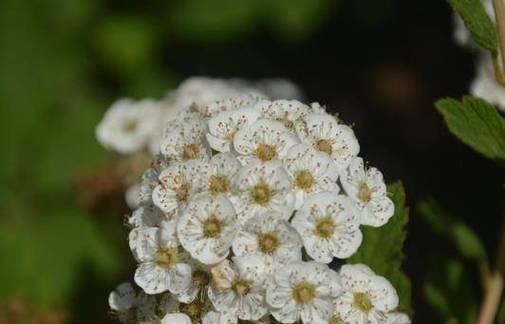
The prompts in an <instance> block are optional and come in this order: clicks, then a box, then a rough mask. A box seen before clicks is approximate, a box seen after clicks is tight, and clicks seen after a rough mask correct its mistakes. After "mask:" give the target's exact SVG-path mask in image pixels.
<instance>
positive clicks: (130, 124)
mask: <svg viewBox="0 0 505 324" xmlns="http://www.w3.org/2000/svg"><path fill="white" fill-rule="evenodd" d="M137 127H138V122H137V120H136V119H130V120H128V121H127V122H126V123H125V124H124V126H123V129H124V131H125V132H126V133H133V132H134V131H136V130H137Z"/></svg>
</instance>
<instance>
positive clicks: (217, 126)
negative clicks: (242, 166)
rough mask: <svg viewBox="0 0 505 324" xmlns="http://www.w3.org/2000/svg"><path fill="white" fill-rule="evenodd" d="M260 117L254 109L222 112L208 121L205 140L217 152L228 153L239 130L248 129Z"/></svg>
mask: <svg viewBox="0 0 505 324" xmlns="http://www.w3.org/2000/svg"><path fill="white" fill-rule="evenodd" d="M260 116H261V114H260V112H259V111H258V110H256V109H254V108H250V107H249V108H241V109H237V110H231V111H224V112H221V113H219V114H217V115H216V116H214V117H212V118H211V119H209V133H208V134H207V140H208V142H209V145H210V147H212V148H213V149H214V150H216V151H218V152H229V151H230V149H231V148H233V137H234V136H235V133H237V132H238V130H239V129H242V128H246V127H250V125H251V124H252V123H254V122H255V121H256V120H257V119H258V118H259V117H260Z"/></svg>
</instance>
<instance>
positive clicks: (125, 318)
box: [109, 282, 137, 323]
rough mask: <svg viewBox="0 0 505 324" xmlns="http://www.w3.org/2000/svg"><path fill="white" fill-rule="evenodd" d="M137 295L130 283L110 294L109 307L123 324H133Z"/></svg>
mask: <svg viewBox="0 0 505 324" xmlns="http://www.w3.org/2000/svg"><path fill="white" fill-rule="evenodd" d="M136 299H137V293H136V292H135V290H134V289H133V286H132V285H131V283H129V282H124V283H122V284H120V285H119V286H117V287H116V289H115V290H114V291H113V292H111V293H110V294H109V307H110V308H111V310H112V311H113V312H114V315H115V316H116V317H117V319H118V320H119V321H120V322H121V323H131V322H133V319H134V313H133V311H132V310H133V308H134V307H135V302H136Z"/></svg>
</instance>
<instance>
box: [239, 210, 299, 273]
mask: <svg viewBox="0 0 505 324" xmlns="http://www.w3.org/2000/svg"><path fill="white" fill-rule="evenodd" d="M301 248H302V243H301V241H300V238H299V236H298V233H296V231H295V230H294V229H293V228H292V227H291V226H290V225H289V223H288V222H287V221H284V220H282V219H281V217H280V216H279V215H276V213H275V212H267V213H265V214H264V215H261V216H256V217H253V218H251V219H250V220H249V221H247V222H246V223H245V225H244V226H243V227H242V230H241V231H240V232H239V234H238V236H237V237H236V238H235V241H233V253H234V254H235V255H237V256H245V255H251V254H254V255H258V256H260V257H261V258H263V262H264V263H265V267H266V271H267V272H268V273H273V271H274V270H275V269H276V268H277V267H278V266H280V265H283V264H287V263H291V262H295V261H300V260H301V259H302V251H301Z"/></svg>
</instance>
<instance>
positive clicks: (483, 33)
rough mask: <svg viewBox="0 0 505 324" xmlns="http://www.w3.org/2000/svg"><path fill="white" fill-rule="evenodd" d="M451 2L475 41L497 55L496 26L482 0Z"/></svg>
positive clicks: (453, 0)
mask: <svg viewBox="0 0 505 324" xmlns="http://www.w3.org/2000/svg"><path fill="white" fill-rule="evenodd" d="M449 2H450V4H451V6H452V8H453V9H454V10H455V11H456V12H457V13H458V14H459V15H460V17H461V19H463V22H464V23H465V26H466V28H467V29H468V31H469V32H470V34H471V35H472V38H473V39H474V41H475V43H477V45H479V46H481V47H483V48H484V49H487V50H488V51H490V52H491V53H492V54H493V55H495V54H496V53H497V41H496V39H497V35H496V27H495V25H494V23H493V22H492V21H491V19H490V18H489V16H488V14H487V13H486V10H485V9H484V7H483V6H482V3H481V0H449Z"/></svg>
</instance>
